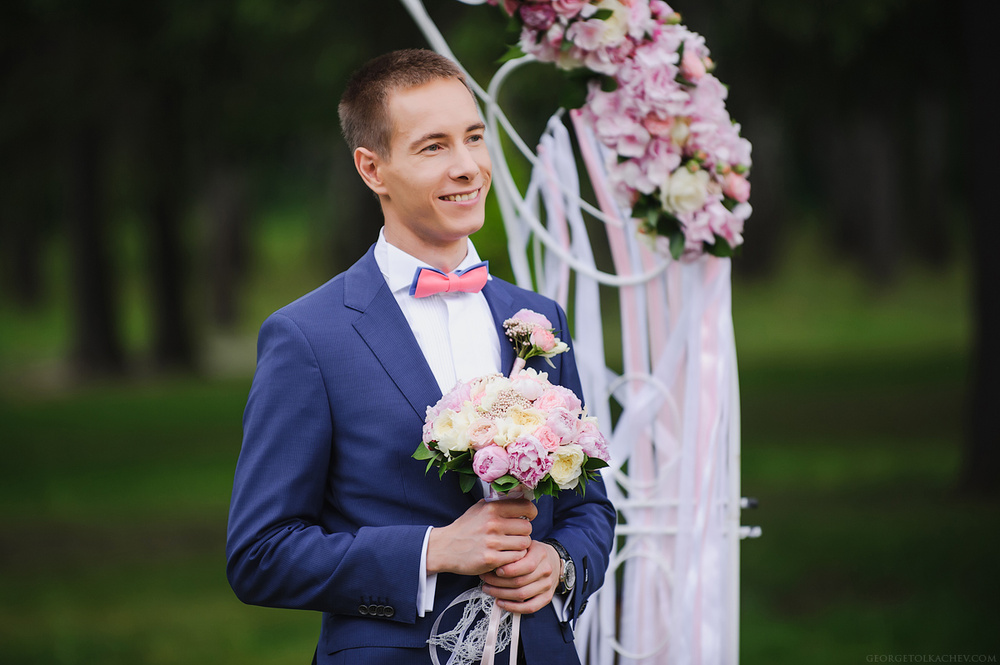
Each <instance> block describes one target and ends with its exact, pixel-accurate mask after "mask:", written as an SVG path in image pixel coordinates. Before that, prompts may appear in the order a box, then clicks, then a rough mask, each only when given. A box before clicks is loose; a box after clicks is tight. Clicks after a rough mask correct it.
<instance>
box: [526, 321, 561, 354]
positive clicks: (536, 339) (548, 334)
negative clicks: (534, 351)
mask: <svg viewBox="0 0 1000 665" xmlns="http://www.w3.org/2000/svg"><path fill="white" fill-rule="evenodd" d="M531 343H532V344H533V345H534V346H537V347H538V348H540V349H541V350H542V351H545V352H548V351H551V350H552V349H554V348H556V343H557V342H556V336H555V335H553V334H552V331H551V330H549V329H547V328H542V327H538V328H535V329H534V330H532V331H531Z"/></svg>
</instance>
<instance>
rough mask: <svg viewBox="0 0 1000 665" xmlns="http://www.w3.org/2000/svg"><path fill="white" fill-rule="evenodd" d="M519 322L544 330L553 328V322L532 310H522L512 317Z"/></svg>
mask: <svg viewBox="0 0 1000 665" xmlns="http://www.w3.org/2000/svg"><path fill="white" fill-rule="evenodd" d="M511 318H512V319H515V320H517V321H523V322H524V323H527V324H529V325H532V326H541V327H542V328H552V322H551V321H549V320H548V319H547V318H545V317H544V316H542V315H541V314H539V313H538V312H533V311H531V310H530V309H522V310H519V311H518V312H517V314H515V315H514V316H512V317H511Z"/></svg>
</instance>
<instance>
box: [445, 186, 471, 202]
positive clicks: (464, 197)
mask: <svg viewBox="0 0 1000 665" xmlns="http://www.w3.org/2000/svg"><path fill="white" fill-rule="evenodd" d="M478 195H479V190H478V189H477V190H476V191H474V192H472V193H470V194H455V195H454V196H443V197H441V198H443V199H444V200H445V201H471V200H473V199H474V198H476V196H478Z"/></svg>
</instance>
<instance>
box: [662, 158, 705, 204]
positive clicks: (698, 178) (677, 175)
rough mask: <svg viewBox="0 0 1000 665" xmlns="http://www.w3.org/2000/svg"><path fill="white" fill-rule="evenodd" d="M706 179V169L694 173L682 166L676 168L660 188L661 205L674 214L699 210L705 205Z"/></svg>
mask: <svg viewBox="0 0 1000 665" xmlns="http://www.w3.org/2000/svg"><path fill="white" fill-rule="evenodd" d="M708 181H709V176H708V171H706V170H704V169H698V170H697V171H695V172H694V173H691V172H690V171H688V170H687V169H686V168H684V167H681V168H679V169H677V170H676V171H674V172H673V173H672V174H671V175H669V176H667V181H666V182H665V183H664V184H663V186H662V187H661V188H660V200H661V201H662V202H663V207H664V208H666V209H667V210H669V211H670V212H672V213H674V214H675V215H679V214H682V213H686V212H694V211H695V210H700V209H701V208H702V206H704V205H705V197H706V196H707V193H708Z"/></svg>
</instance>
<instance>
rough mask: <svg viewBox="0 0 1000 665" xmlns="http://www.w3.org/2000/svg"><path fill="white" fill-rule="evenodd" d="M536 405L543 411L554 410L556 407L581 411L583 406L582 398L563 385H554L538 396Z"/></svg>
mask: <svg viewBox="0 0 1000 665" xmlns="http://www.w3.org/2000/svg"><path fill="white" fill-rule="evenodd" d="M535 407H536V408H538V409H541V410H542V411H552V410H554V409H566V410H567V411H579V410H580V409H581V408H583V405H582V404H580V398H579V397H577V396H576V395H574V394H573V391H572V390H570V389H568V388H563V387H562V386H552V387H551V388H549V389H548V390H546V391H545V392H544V393H542V396H541V397H539V398H538V401H536V402H535Z"/></svg>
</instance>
